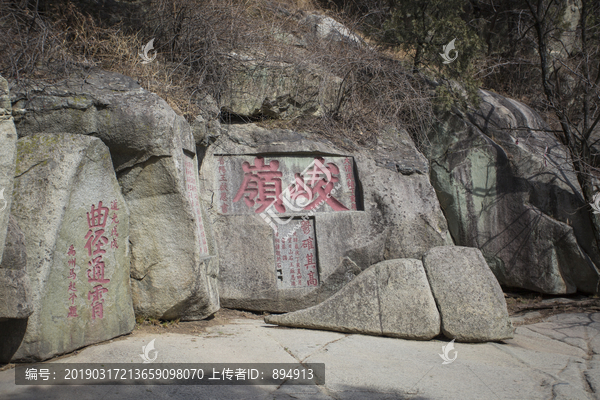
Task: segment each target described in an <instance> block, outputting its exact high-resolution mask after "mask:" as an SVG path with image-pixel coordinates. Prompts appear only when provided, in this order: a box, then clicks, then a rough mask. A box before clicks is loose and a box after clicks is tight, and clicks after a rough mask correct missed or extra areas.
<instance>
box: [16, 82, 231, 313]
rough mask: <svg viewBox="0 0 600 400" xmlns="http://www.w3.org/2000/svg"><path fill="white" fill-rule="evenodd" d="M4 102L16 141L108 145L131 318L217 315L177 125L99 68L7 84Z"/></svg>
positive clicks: (186, 139) (187, 150) (147, 97)
mask: <svg viewBox="0 0 600 400" xmlns="http://www.w3.org/2000/svg"><path fill="white" fill-rule="evenodd" d="M12 99H13V103H14V108H15V109H16V110H17V111H18V112H17V113H16V114H17V118H16V124H17V130H18V132H19V136H26V135H30V134H32V133H36V132H41V133H51V132H69V133H73V134H81V135H93V136H96V137H98V138H100V139H102V141H103V142H104V143H105V144H106V145H107V146H108V147H109V149H110V155H111V157H112V160H113V163H114V168H115V171H116V172H117V175H118V180H119V184H120V186H121V190H122V193H123V196H124V198H125V201H126V202H127V205H128V207H129V210H130V212H131V218H130V237H129V240H130V242H131V255H132V257H131V278H132V280H131V286H132V293H133V302H134V308H135V312H136V314H137V315H139V316H143V317H152V318H163V319H176V318H181V319H188V320H193V319H202V318H206V317H208V316H210V315H212V314H213V313H214V312H215V311H216V310H218V308H219V297H218V288H217V274H218V257H216V249H215V246H214V243H213V241H212V235H211V230H210V225H208V224H206V223H204V221H205V220H206V216H205V215H204V213H205V210H204V205H203V204H202V202H201V201H200V199H199V194H198V173H197V172H198V158H197V156H196V145H195V142H194V138H193V136H192V133H191V130H190V126H189V124H188V123H187V122H186V121H185V119H184V118H183V117H180V116H178V115H177V114H176V113H175V112H174V111H173V109H172V108H171V107H170V106H169V105H168V104H167V103H166V102H165V101H164V100H163V99H161V98H160V97H158V96H157V95H156V94H154V93H150V92H148V91H146V90H144V89H143V88H141V87H140V86H139V85H138V84H137V82H136V81H135V80H133V79H131V78H129V77H126V76H123V75H120V74H117V73H111V72H106V71H99V70H94V71H91V72H89V73H87V74H85V75H82V74H81V75H80V74H74V75H73V76H71V77H70V78H69V79H68V80H66V81H64V82H62V83H61V84H59V85H53V86H52V85H46V84H42V83H36V84H30V85H29V86H26V87H25V86H24V87H21V86H15V89H14V90H13V95H12Z"/></svg>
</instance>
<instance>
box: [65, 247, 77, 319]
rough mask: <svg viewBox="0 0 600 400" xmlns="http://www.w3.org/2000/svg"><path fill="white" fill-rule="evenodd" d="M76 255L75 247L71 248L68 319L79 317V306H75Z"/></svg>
mask: <svg viewBox="0 0 600 400" xmlns="http://www.w3.org/2000/svg"><path fill="white" fill-rule="evenodd" d="M76 255H77V252H76V251H75V247H74V246H73V245H71V246H69V249H68V250H67V256H69V259H68V261H67V264H68V265H69V267H71V268H70V269H69V278H68V279H69V288H68V289H67V294H68V295H69V302H70V305H69V313H68V314H67V318H76V317H79V315H78V314H77V306H76V305H75V299H76V298H77V295H76V294H75V292H77V287H76V284H77V274H76V273H75V266H76V263H77V259H76V258H75V256H76Z"/></svg>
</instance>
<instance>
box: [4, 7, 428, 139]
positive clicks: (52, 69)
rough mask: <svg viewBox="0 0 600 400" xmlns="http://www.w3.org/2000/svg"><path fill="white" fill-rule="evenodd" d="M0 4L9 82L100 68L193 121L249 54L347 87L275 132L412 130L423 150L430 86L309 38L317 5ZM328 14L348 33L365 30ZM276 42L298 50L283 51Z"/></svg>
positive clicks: (348, 134)
mask: <svg viewBox="0 0 600 400" xmlns="http://www.w3.org/2000/svg"><path fill="white" fill-rule="evenodd" d="M0 1H2V3H0V7H1V8H0V11H2V12H1V15H2V18H1V19H0V51H2V53H3V54H6V55H8V57H4V59H3V60H1V61H0V73H2V74H3V75H4V76H5V77H10V78H12V79H16V80H18V79H21V78H23V77H36V78H39V77H40V76H45V77H47V78H48V79H60V78H62V77H64V76H65V75H68V74H69V72H70V71H73V70H74V69H81V68H89V67H99V68H102V69H105V70H109V71H114V72H119V73H122V74H124V75H128V76H131V77H133V78H135V79H137V80H138V82H139V83H140V84H141V85H142V87H144V88H146V89H147V90H150V91H152V92H155V93H157V94H158V95H160V96H161V97H163V98H164V99H165V100H166V101H167V102H168V103H169V104H170V105H171V106H172V107H173V108H174V109H175V111H176V112H178V113H180V114H182V115H184V116H186V117H187V118H188V119H190V120H191V119H193V118H194V117H195V116H196V115H197V114H198V113H199V109H198V106H197V105H196V103H195V101H194V100H193V98H194V95H195V94H197V93H202V94H210V95H212V96H213V97H214V98H215V99H216V100H217V101H219V99H220V96H221V94H222V93H224V91H225V90H227V89H228V88H227V85H228V83H229V82H230V74H231V73H232V72H233V71H236V70H239V68H242V67H243V66H242V65H240V61H239V58H238V57H233V56H232V55H233V54H234V53H235V54H238V55H239V54H242V55H246V54H247V55H252V57H253V58H254V59H257V60H262V61H263V62H264V63H265V64H266V63H272V62H285V63H288V64H291V65H295V66H298V67H300V68H306V69H309V70H310V69H313V68H317V69H321V70H323V71H328V72H329V73H331V74H333V75H335V76H338V77H340V78H342V79H343V85H342V88H341V90H340V91H339V93H338V94H337V101H336V102H335V103H334V104H329V105H326V106H327V109H326V110H325V113H324V115H322V116H319V117H306V118H300V119H297V120H295V121H279V122H278V124H279V126H285V127H297V128H298V129H311V130H313V131H317V132H320V133H322V134H323V135H325V136H327V137H329V138H331V139H333V140H335V141H336V142H338V143H339V142H340V140H338V139H344V138H345V139H344V140H342V142H345V143H347V142H348V140H346V139H350V142H354V143H359V144H363V145H366V144H373V143H375V142H376V137H377V135H378V133H379V132H381V130H382V129H389V127H395V128H398V129H406V130H408V132H409V133H410V134H411V135H412V137H413V138H414V139H415V141H416V143H417V144H418V145H419V146H420V147H423V146H425V145H426V144H427V139H426V135H425V133H426V132H427V130H428V129H429V127H430V125H431V123H432V120H433V112H432V91H431V86H430V85H429V84H427V83H426V80H425V79H424V78H423V77H421V76H419V75H414V74H412V73H410V72H408V70H407V69H406V68H405V66H404V65H403V64H402V62H400V61H399V60H397V59H395V58H393V57H390V56H384V55H382V53H381V52H380V51H378V50H376V49H375V48H373V47H372V45H366V44H364V43H363V44H362V45H357V44H356V43H352V42H348V41H346V42H344V41H335V40H331V41H327V40H318V39H317V38H315V37H314V36H312V35H310V32H309V30H308V28H307V27H306V26H305V25H303V24H302V23H301V21H302V19H303V17H304V16H305V15H306V14H307V13H309V12H310V13H314V12H319V10H318V9H316V6H315V4H316V2H313V1H310V0H296V1H284V0H280V1H268V0H247V1H244V0H174V1H167V0H152V1H148V2H146V3H144V5H143V7H139V8H138V9H128V11H127V12H128V14H127V17H126V18H125V17H123V15H124V12H122V10H121V11H120V10H113V11H114V14H119V12H121V14H120V15H110V14H107V11H106V10H102V13H104V14H99V12H96V11H95V10H93V9H89V8H88V9H86V8H85V7H82V6H81V5H78V4H77V3H72V2H70V1H66V0H63V1H61V2H56V3H52V5H51V6H46V8H44V9H40V8H39V7H38V5H37V4H38V3H36V2H27V1H25V2H22V3H20V4H17V3H14V2H7V1H4V0H0ZM86 4H88V3H86ZM108 11H111V10H108ZM99 15H100V16H99ZM107 15H109V17H107ZM329 15H332V16H334V17H335V19H337V20H341V21H342V22H344V23H345V24H346V25H347V26H348V27H349V28H350V29H351V30H354V31H358V27H359V26H360V25H361V24H362V23H363V21H360V20H342V19H341V17H340V15H335V14H332V13H330V14H329ZM114 21H117V22H114ZM353 28H356V29H353ZM282 34H287V35H294V37H296V38H298V39H299V40H300V41H301V42H302V43H303V45H302V46H291V45H289V44H285V43H283V42H282V40H281V35H282ZM152 38H155V41H154V47H155V51H156V52H157V58H156V60H155V61H153V62H152V63H149V64H142V63H141V61H142V59H141V58H140V57H139V55H138V53H139V52H140V51H141V47H142V46H143V45H144V44H145V43H147V42H148V41H149V40H150V39H152Z"/></svg>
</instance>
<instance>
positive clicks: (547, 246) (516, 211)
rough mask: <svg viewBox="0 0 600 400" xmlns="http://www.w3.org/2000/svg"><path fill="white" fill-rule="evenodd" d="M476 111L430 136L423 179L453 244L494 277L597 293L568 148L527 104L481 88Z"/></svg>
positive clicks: (588, 232)
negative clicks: (478, 258) (476, 257)
mask: <svg viewBox="0 0 600 400" xmlns="http://www.w3.org/2000/svg"><path fill="white" fill-rule="evenodd" d="M480 95H481V98H482V103H481V106H480V108H479V109H477V110H472V111H471V112H470V113H468V114H466V115H461V114H452V115H448V116H446V118H445V120H444V121H443V122H442V124H441V125H440V126H439V129H438V130H437V131H436V132H434V133H433V134H432V135H431V140H432V146H431V148H430V150H429V152H428V157H429V159H430V161H431V181H432V184H433V185H434V187H435V188H436V191H437V193H438V197H439V199H440V204H441V206H442V208H443V209H444V212H445V215H446V218H447V220H448V226H449V229H450V232H451V234H452V237H453V239H454V241H455V243H456V244H457V245H461V246H469V247H477V248H479V249H481V251H482V252H483V254H484V256H485V258H486V260H487V262H488V264H489V265H490V268H492V271H494V273H495V275H496V277H497V278H498V280H499V281H500V282H501V283H502V284H504V285H506V286H509V287H518V288H525V289H530V290H535V291H538V292H541V293H550V294H561V293H574V292H575V291H577V290H579V291H582V292H587V293H597V292H598V282H599V273H598V268H597V265H600V264H599V262H600V258H599V257H598V249H597V247H596V245H595V243H594V235H593V232H592V226H591V222H590V219H589V214H588V209H587V207H589V206H588V205H586V204H585V203H584V201H583V196H582V194H581V188H580V186H579V183H578V181H577V178H576V175H575V173H574V170H573V166H572V163H571V160H570V156H569V153H568V151H567V149H566V148H565V147H564V146H563V145H562V144H561V143H560V142H559V141H558V140H557V139H556V138H555V137H554V136H553V135H552V134H551V133H550V132H549V130H550V129H549V127H548V126H547V124H546V123H545V122H544V121H543V120H542V119H541V117H540V116H539V115H537V114H536V113H535V112H534V111H532V110H531V109H530V108H529V107H527V106H525V105H524V104H521V103H519V102H516V101H514V100H511V99H507V98H504V97H502V96H499V95H496V94H492V93H489V92H486V91H480Z"/></svg>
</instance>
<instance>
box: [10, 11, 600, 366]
mask: <svg viewBox="0 0 600 400" xmlns="http://www.w3.org/2000/svg"><path fill="white" fill-rule="evenodd" d="M58 4H59V6H56V8H52V7H50V6H48V7H49V8H47V9H45V10H43V11H44V12H43V13H42V10H30V9H20V10H19V9H11V12H13V13H15V15H20V16H21V17H23V18H24V20H26V18H27V16H28V15H30V14H31V15H33V14H35V15H38V16H41V17H43V18H42V19H41V20H40V22H39V25H38V27H39V29H40V30H41V31H45V32H46V33H49V35H48V36H47V37H48V38H50V39H48V43H49V44H48V47H47V50H45V51H46V53H44V54H41V55H39V57H42V58H40V59H38V60H37V61H35V62H33V60H32V64H31V65H29V64H27V63H22V62H21V61H19V59H16V58H13V59H11V60H12V61H11V63H8V64H7V65H8V66H7V65H4V67H3V68H4V69H3V71H4V73H5V76H4V78H2V79H0V95H1V104H0V105H1V107H2V108H1V110H0V118H1V120H0V155H1V156H0V255H1V258H0V300H1V301H0V328H1V329H0V336H1V337H2V338H3V339H4V340H0V361H1V362H8V361H11V360H19V361H33V360H40V359H47V358H50V357H53V356H55V355H57V354H62V353H66V352H70V351H73V350H75V349H77V348H80V347H83V346H86V345H89V344H92V343H97V342H100V341H104V340H108V339H110V338H113V337H115V336H119V335H122V334H126V333H128V332H130V331H131V330H132V328H133V326H134V323H135V318H136V317H138V318H156V319H171V320H174V319H183V320H198V319H204V318H207V317H209V316H211V315H212V314H214V313H215V312H216V311H217V310H218V309H219V307H227V308H235V309H243V310H252V311H257V312H268V313H287V314H285V315H282V316H272V317H269V318H267V322H269V323H275V324H281V325H287V326H301V327H307V328H314V329H328V330H337V331H342V332H356V333H364V334H371V335H384V336H391V337H399V338H408V339H420V340H426V339H431V338H433V337H435V336H437V335H439V334H443V335H445V336H446V337H448V338H453V339H456V340H459V341H465V342H480V341H495V340H502V339H506V338H509V337H511V335H512V327H511V324H510V321H509V319H508V314H507V310H506V302H505V300H504V295H503V293H502V289H501V287H504V288H521V289H527V290H532V291H536V292H540V293H546V294H569V293H575V292H581V293H586V294H592V295H593V294H598V292H599V290H600V272H599V266H600V252H599V249H598V245H597V242H596V237H595V235H596V233H595V232H596V228H595V220H594V218H593V216H592V214H591V212H590V211H591V209H590V207H589V204H588V202H587V194H586V192H585V190H582V185H583V187H584V189H585V182H586V181H585V180H582V179H581V170H580V163H579V161H580V160H579V159H574V158H573V151H572V150H573V148H572V146H571V145H569V144H568V143H567V144H565V143H563V142H562V141H561V139H560V137H559V136H557V135H555V134H554V132H553V131H554V129H553V128H552V127H551V125H550V123H552V121H550V123H549V122H548V121H546V120H545V119H544V118H543V117H542V116H540V114H539V113H537V112H536V111H534V110H533V109H531V108H530V107H528V106H527V105H525V104H523V103H521V102H518V101H516V100H513V99H510V98H507V97H504V96H501V95H499V94H495V93H493V92H490V91H488V90H479V91H478V92H476V96H477V98H478V100H477V101H475V102H471V103H469V102H468V101H467V100H468V98H469V95H468V93H467V92H463V91H462V87H461V86H460V84H459V83H457V82H448V81H444V79H441V78H439V77H437V78H436V77H435V76H432V75H428V74H427V73H425V72H423V71H414V70H412V69H411V68H410V66H408V67H407V65H406V63H405V62H404V61H403V60H401V59H399V58H398V57H397V56H391V55H389V54H384V53H383V52H382V50H381V49H380V48H378V47H377V46H376V45H375V43H372V40H369V38H368V37H366V36H365V35H364V34H361V33H360V32H359V31H358V30H353V29H352V26H350V25H344V24H342V21H343V20H342V19H339V21H338V20H336V19H334V18H332V17H331V16H329V15H327V14H326V13H324V11H323V10H322V9H317V8H316V7H314V6H311V7H309V6H305V7H300V6H298V5H297V4H295V5H293V4H286V3H285V2H281V3H270V2H265V3H252V5H251V6H248V5H246V6H244V7H242V6H241V5H240V4H237V3H235V2H231V3H228V2H225V3H211V2H208V4H209V5H210V6H211V7H212V8H207V9H202V10H200V9H193V8H190V4H191V2H175V3H173V5H172V11H171V9H168V10H167V9H165V8H164V7H165V3H163V2H150V3H147V2H116V4H115V5H113V6H109V5H105V8H102V7H100V8H97V7H96V6H91V5H90V4H88V3H87V2H85V1H82V2H67V3H64V4H63V3H58ZM60 4H62V6H60ZM65 4H66V5H65ZM63 6H64V7H63ZM161 7H163V8H161ZM178 7H179V8H178ZM172 12H173V13H175V14H176V15H180V16H181V18H182V19H181V21H180V22H181V24H180V26H179V28H176V27H175V26H172V25H170V24H172V23H174V20H171V19H169V18H170V17H172V14H171V13H172ZM19 13H20V14H19ZM36 13H37V14H36ZM203 15H204V16H206V17H207V18H206V19H202V18H201V16H203ZM208 17H211V18H212V19H211V18H208ZM218 17H220V18H221V23H220V24H215V21H216V18H218ZM152 18H157V19H156V20H152ZM140 19H142V20H145V21H155V22H156V24H154V25H152V26H153V28H154V29H155V31H154V32H153V33H154V34H155V35H156V36H157V38H156V41H155V42H154V43H155V46H156V49H149V47H148V46H144V47H145V48H143V49H142V53H141V54H139V55H138V54H136V53H135V52H136V51H137V50H138V48H139V47H132V48H131V49H123V48H122V47H117V48H113V49H109V48H104V49H102V47H103V46H107V44H108V43H119V44H120V45H123V44H124V43H125V44H131V42H129V40H133V39H132V38H134V36H131V34H130V33H128V32H129V31H128V30H127V29H125V28H126V27H129V29H130V28H131V27H132V26H135V24H138V23H139V20H140ZM17 21H18V20H17ZM111 21H112V22H111ZM234 21H235V22H236V23H235V24H234ZM74 22H78V23H80V25H79V26H77V25H76V24H75V25H73V23H74ZM101 23H103V24H104V25H102V24H101ZM210 23H213V24H214V31H213V32H212V33H210V32H209V30H206V31H202V30H201V28H202V29H208V26H209V25H210ZM61 24H63V25H61ZM64 24H66V25H64ZM70 24H71V25H70ZM111 24H117V26H122V27H124V29H123V33H118V34H117V33H115V32H114V31H112V30H111V29H113V28H111V27H110V25H111ZM234 25H235V28H236V29H233V28H234ZM7 26H8V25H7ZM61 26H62V27H66V29H65V30H64V31H63V32H60V31H58V29H59V28H60V27H61ZM86 26H87V27H94V29H97V31H98V32H99V33H100V36H98V37H93V38H92V37H87V38H85V39H84V38H81V37H77V36H75V37H70V36H68V35H70V34H73V33H77V32H80V33H81V31H80V30H79V29H81V27H86ZM211 26H213V25H211ZM147 29H150V28H147ZM173 29H175V30H176V31H177V32H175V33H173V32H170V31H169V30H173ZM177 29H178V30H177ZM244 29H246V30H244ZM143 32H144V31H140V32H138V33H143ZM169 32H170V34H171V36H169ZM244 32H246V33H247V35H242V33H244ZM38 33H39V32H38ZM63 33H66V34H67V36H66V37H65V38H66V39H68V41H67V42H62V43H63V44H61V45H58V44H57V43H58V42H56V43H55V42H53V41H52V40H54V39H56V40H58V39H59V38H60V37H61V35H62V34H63ZM102 35H105V36H104V39H103V36H102ZM110 35H113V36H110ZM115 35H117V36H115ZM118 35H123V36H118ZM127 35H130V36H127ZM211 35H212V36H211ZM108 36H110V37H111V38H110V39H107V37H108ZM152 37H153V35H149V36H147V37H144V39H143V40H141V41H139V39H136V40H138V42H136V46H137V45H138V44H140V43H141V42H144V41H146V43H147V41H149V40H150V39H152ZM51 39H52V40H51ZM36 40H39V37H38V36H36V32H32V33H31V43H35V41H36ZM111 40H114V41H115V42H111ZM51 43H54V45H50V44H51ZM64 43H67V44H68V45H65V44H64ZM159 43H161V44H159ZM53 46H54V47H53ZM61 46H62V47H61ZM80 46H84V47H85V46H87V47H86V48H81V47H80ZM185 46H188V47H185ZM202 46H204V47H202ZM207 46H208V47H207ZM20 50H21V52H22V55H26V54H30V55H31V54H32V53H30V52H29V50H30V49H27V48H21V49H20ZM92 50H93V51H92ZM109 50H112V51H114V52H116V53H119V52H120V53H119V54H121V55H122V56H123V57H122V59H121V60H120V63H115V62H116V57H114V56H113V57H112V58H107V57H106V54H108V52H109ZM148 50H149V51H148ZM192 50H193V51H192ZM12 51H13V53H12V54H13V57H14V56H16V54H17V52H18V50H15V49H12ZM154 51H156V54H157V55H156V58H154V55H153V54H154ZM61 52H62V53H61ZM90 52H91V53H90ZM186 52H187V53H186ZM92 53H94V54H92ZM59 54H61V55H60V57H59ZM186 54H187V56H185V55H186ZM43 57H48V58H47V59H43ZM82 57H83V58H85V60H83V59H82ZM181 57H183V58H181ZM39 62H45V64H44V63H43V64H42V65H39ZM92 64H98V65H92ZM11 65H12V66H11ZM154 88H156V89H157V90H156V93H154V92H153V91H152V90H149V89H154ZM442 89H443V90H442ZM450 89H452V90H453V92H452V93H455V94H456V97H453V98H452V99H450V103H448V102H447V100H448V98H444V96H443V95H442V94H443V93H448V92H445V90H450ZM460 93H463V94H460ZM436 96H437V97H436ZM432 98H433V100H432ZM542 149H543V150H542ZM65 332H69V336H68V339H67V336H65Z"/></svg>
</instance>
